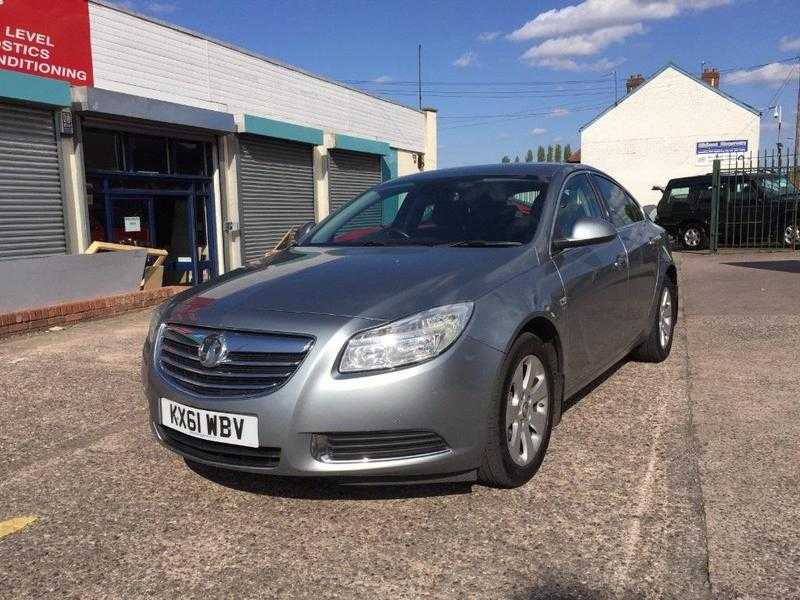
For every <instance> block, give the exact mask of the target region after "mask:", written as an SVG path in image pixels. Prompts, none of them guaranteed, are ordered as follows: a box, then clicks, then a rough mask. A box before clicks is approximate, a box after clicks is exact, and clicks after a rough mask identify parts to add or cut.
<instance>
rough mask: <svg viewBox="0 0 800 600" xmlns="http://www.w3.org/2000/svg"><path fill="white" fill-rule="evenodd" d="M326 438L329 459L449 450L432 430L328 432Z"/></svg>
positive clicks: (391, 456) (392, 456)
mask: <svg viewBox="0 0 800 600" xmlns="http://www.w3.org/2000/svg"><path fill="white" fill-rule="evenodd" d="M325 438H326V452H325V454H326V457H325V459H324V460H326V461H327V462H341V461H359V460H392V459H400V458H414V457H418V456H424V455H428V454H437V453H439V452H446V451H447V450H449V448H448V446H447V443H446V442H445V441H444V440H443V439H442V438H441V437H440V436H439V435H438V434H436V433H433V432H432V431H386V432H380V431H379V432H358V433H328V434H325Z"/></svg>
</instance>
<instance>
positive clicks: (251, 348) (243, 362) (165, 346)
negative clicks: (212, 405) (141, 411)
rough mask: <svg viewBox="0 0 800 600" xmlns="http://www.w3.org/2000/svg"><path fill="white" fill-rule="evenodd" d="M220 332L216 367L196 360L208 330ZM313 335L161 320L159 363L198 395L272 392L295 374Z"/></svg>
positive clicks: (169, 375)
mask: <svg viewBox="0 0 800 600" xmlns="http://www.w3.org/2000/svg"><path fill="white" fill-rule="evenodd" d="M212 334H217V335H223V336H224V337H225V340H226V344H227V346H228V353H227V356H226V357H225V358H224V360H223V361H222V362H221V364H219V365H218V366H216V367H206V366H203V364H202V363H201V362H200V356H199V350H200V346H201V344H202V343H203V340H205V339H206V337H208V336H209V335H212ZM312 343H313V340H311V339H310V338H307V337H299V336H280V335H272V334H254V333H240V332H231V331H217V330H213V329H206V328H198V327H186V326H183V325H166V326H164V329H163V332H162V334H161V338H160V340H159V345H158V364H159V367H160V369H161V372H162V374H163V375H164V376H165V377H166V378H167V379H168V380H169V381H170V383H172V384H173V385H174V386H176V387H178V388H180V389H183V390H186V391H189V392H192V393H194V394H198V395H200V396H214V397H236V396H250V395H254V394H261V393H264V392H270V391H273V390H275V389H277V388H278V387H280V386H281V385H283V384H284V383H286V382H287V381H288V380H289V378H291V376H292V375H294V373H295V371H296V370H297V368H298V367H299V366H300V363H301V362H302V361H303V359H304V358H305V356H306V354H307V353H308V349H309V348H310V347H311V344H312Z"/></svg>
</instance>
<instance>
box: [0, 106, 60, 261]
mask: <svg viewBox="0 0 800 600" xmlns="http://www.w3.org/2000/svg"><path fill="white" fill-rule="evenodd" d="M66 251H67V239H66V232H65V228H64V202H63V200H62V197H61V169H60V166H59V153H58V140H57V137H56V129H55V124H54V121H53V113H52V112H51V111H47V110H42V109H36V108H28V107H24V106H16V105H12V104H3V103H0V260H9V259H14V258H36V257H39V256H47V255H51V254H65V253H66Z"/></svg>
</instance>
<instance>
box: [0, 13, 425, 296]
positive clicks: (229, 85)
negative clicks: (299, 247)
mask: <svg viewBox="0 0 800 600" xmlns="http://www.w3.org/2000/svg"><path fill="white" fill-rule="evenodd" d="M436 144H437V125H436V112H435V110H432V109H428V110H416V109H414V108H410V107H407V106H403V105H400V104H397V103H395V102H392V101H389V100H386V99H382V98H378V97H375V96H372V95H369V94H367V93H364V92H362V91H359V90H356V89H353V88H351V87H348V86H347V85H344V84H342V83H339V82H336V81H332V80H330V79H327V78H325V77H321V76H319V75H314V74H311V73H308V72H306V71H304V70H302V69H299V68H297V67H293V66H291V65H287V64H283V63H281V62H278V61H276V60H273V59H270V58H266V57H264V56H260V55H258V54H255V53H253V52H250V51H248V50H244V49H241V48H237V47H234V46H232V45H230V44H226V43H224V42H220V41H216V40H213V39H210V38H208V37H206V36H204V35H201V34H198V33H196V32H192V31H188V30H185V29H183V28H181V27H178V26H175V25H172V24H169V23H165V22H162V21H159V20H156V19H153V18H150V17H147V16H144V15H141V14H138V13H135V12H133V11H130V10H127V9H125V8H123V7H120V6H118V5H115V4H112V3H109V2H105V1H103V0H89V1H87V0H60V1H59V2H51V1H50V0H27V1H25V2H4V3H0V260H9V259H22V258H33V257H42V256H47V255H55V254H78V253H81V252H83V251H84V250H85V249H86V248H87V246H89V244H90V243H91V242H92V241H93V240H99V241H106V242H115V243H122V244H132V245H138V246H145V247H154V248H162V249H166V250H167V251H168V252H169V255H168V258H167V261H166V264H165V283H175V282H181V283H195V282H200V281H204V280H207V279H208V278H210V277H212V276H215V275H218V274H220V273H223V272H225V271H228V270H230V269H233V268H236V267H238V266H240V265H241V264H243V263H245V262H247V261H249V260H253V259H257V258H258V257H260V256H263V254H264V253H265V252H266V251H268V250H269V249H271V248H272V247H273V246H274V245H275V243H276V242H278V241H279V240H280V238H281V237H282V236H283V235H284V233H285V232H286V231H287V230H288V229H289V228H291V227H293V226H296V225H299V224H302V223H304V222H307V221H310V220H320V219H322V218H324V217H325V216H326V215H327V214H328V213H329V211H331V210H333V209H335V208H337V207H339V206H341V205H342V204H343V203H344V202H346V201H347V200H349V199H351V198H352V197H354V196H355V195H357V194H358V193H360V192H361V191H363V190H365V189H366V188H368V187H370V186H372V185H374V184H376V183H379V182H380V181H383V180H386V179H389V178H392V177H396V176H398V175H403V174H407V173H411V172H415V171H418V170H422V169H433V168H436Z"/></svg>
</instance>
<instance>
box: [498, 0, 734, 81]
mask: <svg viewBox="0 0 800 600" xmlns="http://www.w3.org/2000/svg"><path fill="white" fill-rule="evenodd" d="M732 1H733V0H584V1H583V2H579V3H578V4H574V5H570V6H566V7H564V8H554V9H551V10H548V11H545V12H542V13H539V14H538V15H537V16H536V17H534V18H533V19H531V20H530V21H528V22H527V23H525V24H524V25H523V26H522V27H520V28H519V29H517V30H515V31H513V32H511V33H509V34H508V35H507V36H506V38H508V39H509V40H512V41H515V42H525V41H528V40H541V41H540V42H539V43H538V45H536V46H533V47H532V48H530V49H528V50H527V51H526V52H525V53H524V54H523V55H522V56H521V57H520V59H521V60H522V61H523V62H526V63H528V64H529V65H531V66H536V67H546V68H549V69H554V70H562V71H588V70H597V71H602V70H611V69H613V68H614V66H617V65H618V64H619V63H616V64H614V65H612V64H611V61H610V60H609V59H602V62H601V61H597V63H596V64H592V63H580V62H578V61H576V60H575V59H574V58H573V57H577V56H593V55H595V54H599V53H600V52H602V51H603V50H605V49H606V48H608V47H609V46H611V45H612V44H619V43H621V42H623V41H625V40H626V39H628V38H629V37H631V36H633V35H642V34H643V33H645V26H644V23H645V22H647V21H658V20H664V19H671V18H674V17H677V16H679V15H681V14H683V13H687V12H698V11H702V10H707V9H709V8H712V7H715V6H722V5H726V4H730V3H731V2H732Z"/></svg>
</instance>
